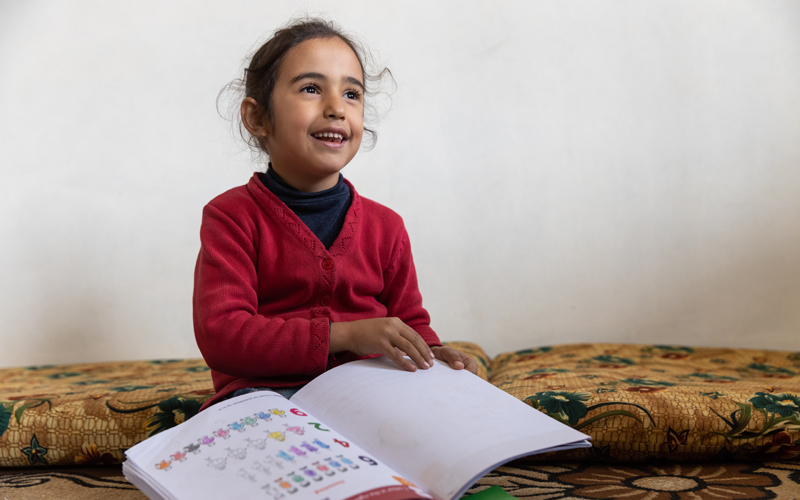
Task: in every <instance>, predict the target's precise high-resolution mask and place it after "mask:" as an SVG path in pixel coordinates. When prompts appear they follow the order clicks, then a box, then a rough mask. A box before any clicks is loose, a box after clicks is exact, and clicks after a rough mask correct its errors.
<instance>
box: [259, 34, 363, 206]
mask: <svg viewBox="0 0 800 500" xmlns="http://www.w3.org/2000/svg"><path fill="white" fill-rule="evenodd" d="M363 96H364V85H363V81H362V71H361V65H360V64H359V62H358V59H357V58H356V55H355V54H354V53H353V51H352V49H350V47H349V46H348V45H347V44H346V43H345V42H343V41H342V40H341V39H339V38H328V39H324V38H318V39H312V40H306V41H305V42H302V43H300V44H299V45H297V46H296V47H294V48H293V49H291V50H290V51H289V52H287V53H286V55H285V57H284V60H283V62H282V63H281V66H280V69H279V70H278V78H277V81H276V82H275V88H274V91H273V94H272V124H269V125H267V127H266V128H267V132H266V137H265V141H266V146H267V151H268V152H269V158H270V161H271V163H272V168H273V169H274V170H275V171H276V172H277V173H278V175H280V176H281V177H282V178H283V179H284V180H285V181H286V182H288V183H289V184H291V185H292V186H294V187H296V188H297V189H300V190H301V191H309V192H313V191H321V190H324V189H328V188H331V187H333V186H335V185H336V183H337V181H338V179H339V171H340V170H341V169H342V168H344V166H345V165H347V164H348V163H349V162H350V160H352V159H353V157H354V156H355V155H356V152H357V151H358V148H359V146H360V145H361V138H362V136H363V133H364V124H363V114H364V97H363Z"/></svg>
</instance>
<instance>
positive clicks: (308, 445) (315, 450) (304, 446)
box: [300, 441, 319, 453]
mask: <svg viewBox="0 0 800 500" xmlns="http://www.w3.org/2000/svg"><path fill="white" fill-rule="evenodd" d="M300 446H302V447H303V448H305V449H307V450H308V451H310V452H311V453H318V452H319V448H315V447H313V446H311V445H310V444H308V443H306V442H305V441H303V444H301V445H300Z"/></svg>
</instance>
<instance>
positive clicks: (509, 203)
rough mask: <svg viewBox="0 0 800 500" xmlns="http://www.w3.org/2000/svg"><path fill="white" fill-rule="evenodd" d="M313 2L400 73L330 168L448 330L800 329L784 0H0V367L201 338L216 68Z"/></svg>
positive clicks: (217, 164)
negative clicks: (370, 128)
mask: <svg viewBox="0 0 800 500" xmlns="http://www.w3.org/2000/svg"><path fill="white" fill-rule="evenodd" d="M304 12H310V13H317V12H327V13H328V14H329V16H330V17H331V18H333V19H334V20H337V21H338V22H340V23H341V24H342V25H344V26H345V27H346V28H347V29H348V30H350V31H353V32H356V33H358V34H360V35H361V36H362V37H363V38H364V39H365V40H366V41H367V42H368V44H369V45H370V46H371V47H372V48H373V50H375V51H376V52H377V53H378V55H379V58H380V59H381V60H382V61H383V62H385V63H386V64H387V65H388V66H389V67H390V68H391V69H392V71H393V72H394V74H395V76H396V79H397V82H398V85H399V90H398V92H397V93H396V94H395V98H394V106H393V109H392V110H391V112H390V113H389V114H388V115H386V117H385V119H384V120H383V122H382V123H381V124H380V127H379V131H380V139H379V141H378V145H377V147H376V149H375V150H374V151H372V152H367V153H364V152H362V153H360V154H359V155H358V156H356V159H355V160H354V161H353V162H352V163H351V164H350V165H349V166H348V167H347V168H346V169H345V171H344V173H345V175H346V176H347V177H348V178H349V179H351V180H352V181H353V182H354V183H355V185H356V186H357V187H358V188H359V191H360V192H361V194H363V195H365V196H367V197H370V198H373V199H375V200H377V201H380V202H382V203H384V204H386V205H388V206H390V207H392V208H394V209H395V210H396V211H398V212H399V213H400V214H401V215H403V217H404V219H405V221H406V224H407V227H408V229H409V232H410V235H411V238H412V243H413V246H414V252H415V259H416V262H417V268H418V273H419V276H420V283H421V289H422V293H423V296H424V298H425V304H426V306H427V307H428V309H429V310H430V312H431V314H432V316H433V326H434V328H436V329H437V330H438V332H439V334H440V336H441V337H442V338H444V339H447V340H455V339H464V340H472V341H476V342H478V343H480V344H481V345H483V346H484V347H485V348H486V350H487V351H488V352H489V353H490V354H496V353H498V352H501V351H504V350H511V349H519V348H524V347H529V346H535V345H545V344H552V343H563V342H579V341H580V342H584V341H589V342H645V343H650V342H653V343H674V344H679V343H680V344H688V345H723V346H738V347H767V348H775V349H792V350H796V349H800V342H798V339H800V3H799V2H797V1H794V0H787V1H772V0H769V1H760V0H753V1H740V0H720V1H697V0H691V1H688V0H678V1H675V0H669V1H662V0H657V1H648V2H641V1H638V0H625V1H603V2H571V1H564V2H545V1H531V0H517V1H511V0H509V1H503V2H486V1H465V0H454V1H448V2H442V1H436V2H431V1H427V0H406V1H404V2H401V3H398V2H374V1H369V2H367V1H364V2H356V1H348V0H342V1H339V2H334V3H331V2H321V1H308V2H302V3H301V2H287V1H265V0H261V1H229V2H211V1H181V2H178V1H170V2H162V1H150V2H146V1H137V2H123V1H113V2H108V1H98V2H90V1H72V2H58V1H51V2H43V1H31V0H28V1H25V2H18V1H3V2H1V3H0V325H2V326H1V327H0V366H15V365H22V364H39V363H67V362H83V361H100V360H124V359H148V358H167V357H187V356H192V357H194V356H199V352H198V350H197V348H196V346H195V343H194V337H193V332H192V324H191V294H192V272H193V268H194V261H195V257H196V255H197V250H198V247H199V239H198V228H199V223H200V213H201V209H202V206H203V205H204V204H205V203H206V202H207V201H208V200H209V199H211V198H212V197H213V196H215V195H216V194H218V193H220V192H222V191H224V190H226V189H228V188H230V187H233V186H236V185H240V184H243V183H245V182H246V181H247V179H248V178H249V176H250V175H251V172H252V171H253V169H254V168H261V167H260V166H258V165H253V164H252V163H251V160H250V156H249V154H248V153H247V152H243V151H242V149H241V147H240V145H239V143H238V142H237V139H236V138H235V137H234V136H233V135H232V134H231V132H230V128H229V125H228V124H227V123H226V122H225V121H223V120H222V119H221V118H220V117H219V116H218V115H217V112H216V109H215V98H216V95H217V92H218V91H219V90H220V88H221V87H222V86H223V85H224V84H225V83H227V82H228V81H229V80H231V79H233V78H234V77H236V76H237V75H238V73H239V69H240V68H241V65H242V60H243V58H244V56H245V55H246V54H247V53H248V52H249V51H250V50H252V49H254V48H255V44H256V43H257V42H259V41H263V40H264V37H265V36H266V35H268V34H269V32H270V31H272V30H273V29H274V28H276V27H277V26H278V25H280V24H283V23H284V22H285V21H287V19H288V18H289V17H291V16H293V15H297V14H302V13H304Z"/></svg>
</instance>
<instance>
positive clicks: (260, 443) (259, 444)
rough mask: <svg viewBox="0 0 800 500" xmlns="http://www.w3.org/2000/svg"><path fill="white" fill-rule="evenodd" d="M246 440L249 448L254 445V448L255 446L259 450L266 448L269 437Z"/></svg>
mask: <svg viewBox="0 0 800 500" xmlns="http://www.w3.org/2000/svg"><path fill="white" fill-rule="evenodd" d="M245 441H247V447H248V448H249V447H251V446H252V447H253V448H255V449H257V450H263V449H264V448H266V447H267V439H266V438H264V439H250V438H246V439H245Z"/></svg>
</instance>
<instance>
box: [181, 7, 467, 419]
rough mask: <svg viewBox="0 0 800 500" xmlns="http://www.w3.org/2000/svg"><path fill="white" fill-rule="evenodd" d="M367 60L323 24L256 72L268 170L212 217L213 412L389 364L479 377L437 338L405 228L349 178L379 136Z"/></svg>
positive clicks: (206, 323)
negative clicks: (220, 404)
mask: <svg viewBox="0 0 800 500" xmlns="http://www.w3.org/2000/svg"><path fill="white" fill-rule="evenodd" d="M362 61H363V57H362V53H361V49H360V47H359V46H358V45H357V44H356V43H354V42H353V41H352V40H351V39H350V38H348V37H347V36H346V35H344V34H342V33H341V32H340V31H339V30H338V29H337V28H336V27H335V26H334V25H333V24H332V23H329V22H325V21H321V20H316V19H311V20H303V21H299V22H295V23H293V24H291V25H289V26H287V27H285V28H283V29H280V30H278V31H277V32H276V33H275V35H274V36H273V37H272V38H271V39H270V40H269V41H267V42H266V43H265V44H264V45H263V46H262V47H261V48H260V49H259V50H258V51H257V52H256V53H255V55H254V56H253V58H252V60H251V61H250V64H249V67H248V68H247V69H246V70H245V72H244V79H243V83H244V88H245V98H244V100H243V101H242V103H241V108H240V114H241V120H242V125H243V126H244V128H245V129H246V130H247V132H248V133H249V134H250V136H251V139H253V141H254V142H253V144H254V145H255V146H256V147H258V148H259V149H260V150H261V151H263V153H265V154H266V155H267V156H268V157H269V160H270V163H269V168H268V169H267V172H266V173H263V174H259V173H256V174H254V175H253V177H252V178H251V179H250V181H249V182H248V183H247V184H246V185H244V186H240V187H238V188H234V189H231V190H230V191H227V192H225V193H223V194H221V195H220V196H218V197H216V198H214V199H213V200H212V201H211V202H210V203H209V204H208V205H206V207H205V208H204V210H203V220H202V226H201V228H200V241H201V249H200V255H199V256H198V259H197V267H196V268H195V282H194V285H195V286H194V329H195V336H196V338H197V344H198V346H199V347H200V351H201V352H202V354H203V357H204V358H205V361H206V363H208V366H209V367H210V368H211V375H212V379H213V381H214V389H215V390H216V395H215V396H214V397H213V398H211V399H210V400H209V401H207V402H206V404H205V405H204V407H207V406H209V405H211V404H214V403H215V402H217V401H219V400H221V399H224V398H226V397H230V396H232V395H239V394H242V393H246V392H250V391H253V390H257V389H260V388H270V389H271V390H275V391H277V392H280V393H282V394H284V395H285V396H287V397H289V396H291V395H292V394H293V393H294V392H296V391H297V390H298V389H299V388H300V387H302V386H303V385H304V384H305V383H307V382H308V381H310V380H311V379H313V378H314V377H315V376H317V375H319V374H320V373H322V372H323V371H325V370H326V369H329V368H332V367H334V366H337V365H339V364H341V363H344V362H347V361H351V360H355V359H359V358H363V357H373V356H377V355H384V356H387V357H388V358H390V359H391V360H392V361H393V362H394V363H396V364H397V365H398V366H400V367H402V368H404V369H406V370H409V371H415V370H416V369H417V367H419V368H422V369H428V368H429V367H431V366H433V358H434V357H435V358H438V359H441V360H443V361H446V362H447V363H448V364H449V365H450V367H452V368H454V369H457V370H458V369H462V368H466V369H467V370H469V371H472V372H473V373H475V372H476V371H477V366H476V364H475V361H474V360H473V359H472V358H470V357H469V356H467V355H465V354H463V353H461V352H459V351H457V350H455V349H453V348H449V347H442V346H441V342H440V341H439V338H438V337H437V336H436V333H435V332H434V331H433V330H432V329H431V327H430V326H429V323H430V318H429V316H428V312H427V311H426V310H425V309H424V308H423V307H422V297H421V296H420V293H419V290H418V287H417V278H416V274H415V270H414V264H413V261H412V257H411V249H410V246H409V241H408V235H407V234H406V231H405V228H404V227H403V221H402V219H401V218H400V216H398V215H397V214H395V213H394V212H392V211H391V210H390V209H388V208H386V207H384V206H382V205H379V204H377V203H375V202H374V201H371V200H368V199H366V198H362V197H361V196H359V195H358V193H357V192H356V191H355V189H354V188H353V186H352V184H350V183H349V182H348V181H347V180H345V179H344V178H343V177H342V176H341V174H340V173H339V172H340V170H342V169H343V168H344V167H345V165H347V164H348V163H349V162H350V160H352V159H353V157H354V156H355V154H356V152H357V151H358V149H359V146H360V145H361V139H362V136H363V134H364V132H365V130H366V131H367V132H368V133H371V131H370V130H369V129H365V128H364V125H363V115H364V94H365V92H366V89H365V83H366V81H367V76H368V75H367V74H366V72H365V70H364V65H363V63H362ZM403 355H407V356H408V357H409V358H411V361H409V360H408V359H406V358H404V357H403Z"/></svg>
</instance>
